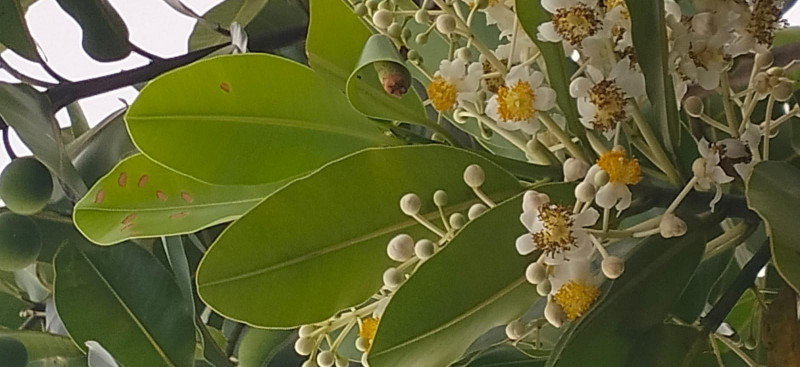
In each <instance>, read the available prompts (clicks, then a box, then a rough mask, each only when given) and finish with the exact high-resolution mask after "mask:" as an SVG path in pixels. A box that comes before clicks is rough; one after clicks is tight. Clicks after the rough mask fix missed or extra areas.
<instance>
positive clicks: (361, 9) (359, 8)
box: [353, 3, 367, 17]
mask: <svg viewBox="0 0 800 367" xmlns="http://www.w3.org/2000/svg"><path fill="white" fill-rule="evenodd" d="M353 13H356V15H358V16H359V17H363V16H365V15H367V6H366V5H364V3H358V4H356V6H354V7H353Z"/></svg>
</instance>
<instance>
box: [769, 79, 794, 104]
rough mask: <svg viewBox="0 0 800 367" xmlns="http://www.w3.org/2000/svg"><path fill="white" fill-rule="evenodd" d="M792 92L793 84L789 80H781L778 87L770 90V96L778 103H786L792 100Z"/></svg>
mask: <svg viewBox="0 0 800 367" xmlns="http://www.w3.org/2000/svg"><path fill="white" fill-rule="evenodd" d="M793 92H794V84H793V83H792V82H791V81H789V80H785V79H784V80H781V82H780V83H778V85H776V86H775V87H774V88H773V89H772V95H773V96H774V97H775V99H776V100H778V101H780V102H786V101H788V100H789V99H790V98H792V93H793Z"/></svg>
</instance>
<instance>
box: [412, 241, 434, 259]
mask: <svg viewBox="0 0 800 367" xmlns="http://www.w3.org/2000/svg"><path fill="white" fill-rule="evenodd" d="M435 253H436V244H434V243H433V241H431V240H427V239H422V240H419V241H417V244H416V245H414V254H416V255H417V257H418V258H420V259H422V260H425V259H428V258H430V257H431V256H433V254H435Z"/></svg>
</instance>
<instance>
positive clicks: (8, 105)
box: [0, 11, 86, 196]
mask: <svg viewBox="0 0 800 367" xmlns="http://www.w3.org/2000/svg"><path fill="white" fill-rule="evenodd" d="M0 14H2V11H0ZM0 24H2V23H1V22H0ZM0 33H2V32H0ZM52 108H53V107H52V105H51V104H50V101H49V100H48V99H47V97H45V96H44V95H43V94H42V93H39V92H38V91H36V90H35V89H33V87H31V86H29V85H26V84H8V83H0V118H2V119H3V121H5V122H6V124H8V126H11V127H12V128H14V131H16V132H17V134H18V135H19V138H20V139H22V141H23V142H24V143H25V145H26V146H27V147H28V148H29V149H30V150H31V151H32V152H33V154H34V155H35V156H36V158H38V159H39V161H41V162H42V163H43V164H44V165H45V166H47V168H49V169H50V170H51V171H53V173H55V175H56V176H58V177H59V178H60V179H61V180H63V181H64V183H66V184H67V185H68V186H69V187H70V188H71V189H72V190H73V191H74V194H76V195H78V196H80V195H83V194H84V193H85V192H86V184H85V183H84V182H83V180H82V179H81V177H80V175H79V174H78V171H77V170H76V169H75V166H73V165H72V161H70V157H69V155H68V154H67V152H66V149H65V148H64V144H63V142H62V141H61V132H60V129H59V127H58V123H57V122H56V119H55V116H53V112H52Z"/></svg>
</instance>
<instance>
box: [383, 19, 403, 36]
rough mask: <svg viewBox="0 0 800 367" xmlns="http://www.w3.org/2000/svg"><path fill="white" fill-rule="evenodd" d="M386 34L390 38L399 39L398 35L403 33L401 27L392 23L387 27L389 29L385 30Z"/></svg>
mask: <svg viewBox="0 0 800 367" xmlns="http://www.w3.org/2000/svg"><path fill="white" fill-rule="evenodd" d="M386 33H388V34H389V36H391V37H394V38H399V37H400V35H401V34H402V33H403V25H402V24H400V23H397V22H394V23H392V24H391V25H389V28H386Z"/></svg>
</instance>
